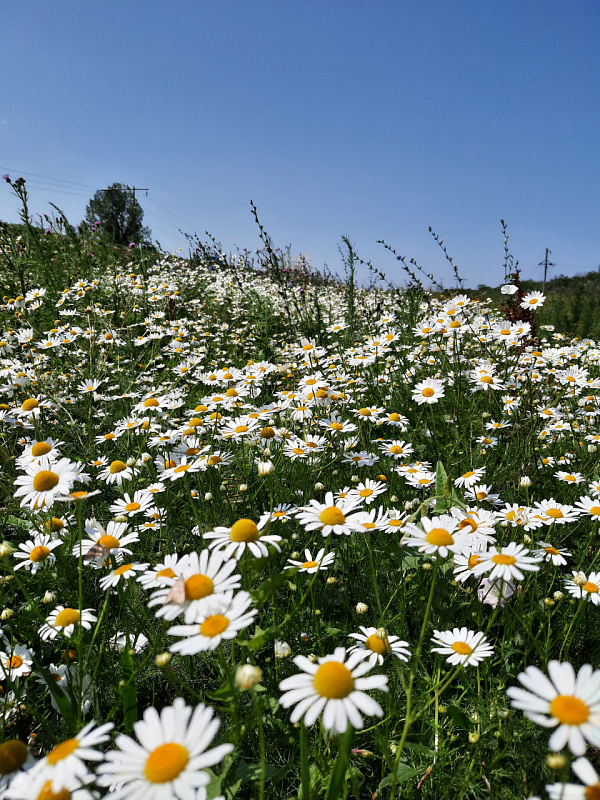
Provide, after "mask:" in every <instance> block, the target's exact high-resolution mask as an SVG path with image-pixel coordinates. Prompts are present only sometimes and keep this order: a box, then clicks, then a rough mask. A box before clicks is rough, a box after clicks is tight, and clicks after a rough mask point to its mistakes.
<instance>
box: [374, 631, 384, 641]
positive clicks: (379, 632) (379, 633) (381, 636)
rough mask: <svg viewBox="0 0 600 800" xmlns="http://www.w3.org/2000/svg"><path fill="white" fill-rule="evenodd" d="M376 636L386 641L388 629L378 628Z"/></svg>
mask: <svg viewBox="0 0 600 800" xmlns="http://www.w3.org/2000/svg"><path fill="white" fill-rule="evenodd" d="M375 636H376V637H377V638H378V639H381V641H382V642H384V641H385V639H386V636H387V633H386V630H385V628H377V631H376V633H375Z"/></svg>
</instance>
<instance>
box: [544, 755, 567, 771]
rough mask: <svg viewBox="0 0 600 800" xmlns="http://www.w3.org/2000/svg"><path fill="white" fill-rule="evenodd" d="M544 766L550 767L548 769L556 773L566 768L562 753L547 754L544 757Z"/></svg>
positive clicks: (565, 760)
mask: <svg viewBox="0 0 600 800" xmlns="http://www.w3.org/2000/svg"><path fill="white" fill-rule="evenodd" d="M546 764H547V765H548V766H549V767H550V769H554V770H557V771H558V770H559V769H563V768H564V767H565V766H566V764H567V759H566V758H565V757H564V756H563V754H562V753H548V755H547V756H546Z"/></svg>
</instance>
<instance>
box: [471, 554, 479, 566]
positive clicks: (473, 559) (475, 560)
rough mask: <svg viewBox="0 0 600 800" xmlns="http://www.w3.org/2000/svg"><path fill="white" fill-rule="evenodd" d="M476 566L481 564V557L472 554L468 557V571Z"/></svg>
mask: <svg viewBox="0 0 600 800" xmlns="http://www.w3.org/2000/svg"><path fill="white" fill-rule="evenodd" d="M477 564H481V557H480V556H478V555H477V553H473V554H472V555H470V556H469V569H473V568H474V567H476V566H477Z"/></svg>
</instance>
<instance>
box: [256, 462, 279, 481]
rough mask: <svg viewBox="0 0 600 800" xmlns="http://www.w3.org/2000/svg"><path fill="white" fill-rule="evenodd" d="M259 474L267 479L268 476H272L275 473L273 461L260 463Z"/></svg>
mask: <svg viewBox="0 0 600 800" xmlns="http://www.w3.org/2000/svg"><path fill="white" fill-rule="evenodd" d="M257 466H258V474H259V475H260V477H261V478H266V477H267V475H272V474H273V473H274V472H275V464H273V462H272V461H259V462H258V465H257Z"/></svg>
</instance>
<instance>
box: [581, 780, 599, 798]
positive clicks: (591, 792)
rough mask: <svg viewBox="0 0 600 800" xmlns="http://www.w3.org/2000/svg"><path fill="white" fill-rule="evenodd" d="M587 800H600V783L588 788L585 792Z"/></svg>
mask: <svg viewBox="0 0 600 800" xmlns="http://www.w3.org/2000/svg"><path fill="white" fill-rule="evenodd" d="M583 796H584V797H585V800H600V783H594V784H593V785H592V786H586V787H585V791H584V792H583Z"/></svg>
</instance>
